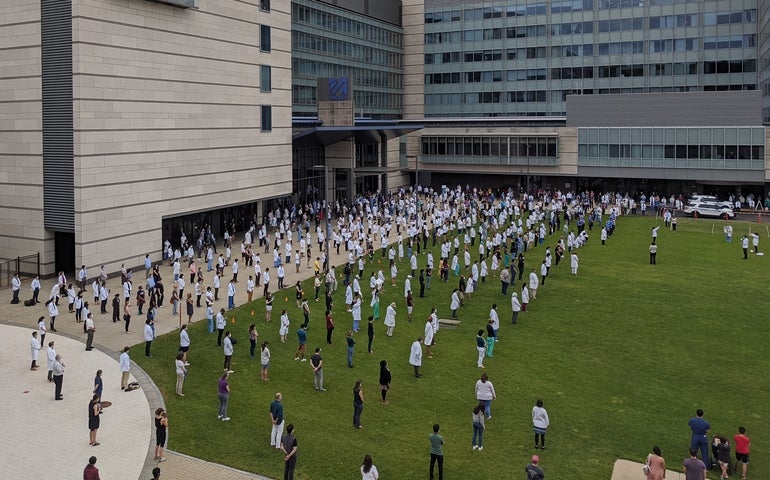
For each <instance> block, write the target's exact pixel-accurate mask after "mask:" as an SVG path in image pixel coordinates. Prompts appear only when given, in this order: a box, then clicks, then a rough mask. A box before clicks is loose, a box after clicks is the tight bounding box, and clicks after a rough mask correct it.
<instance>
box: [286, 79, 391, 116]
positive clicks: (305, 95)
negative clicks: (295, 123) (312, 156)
mask: <svg viewBox="0 0 770 480" xmlns="http://www.w3.org/2000/svg"><path fill="white" fill-rule="evenodd" d="M353 99H354V100H355V103H356V106H357V107H361V108H364V109H366V110H367V111H371V110H372V109H383V108H387V109H400V108H402V107H403V97H402V95H400V94H398V93H389V92H381V91H371V90H363V89H357V90H353ZM317 104H318V88H316V87H315V86H308V85H293V86H292V105H310V106H315V105H317Z"/></svg>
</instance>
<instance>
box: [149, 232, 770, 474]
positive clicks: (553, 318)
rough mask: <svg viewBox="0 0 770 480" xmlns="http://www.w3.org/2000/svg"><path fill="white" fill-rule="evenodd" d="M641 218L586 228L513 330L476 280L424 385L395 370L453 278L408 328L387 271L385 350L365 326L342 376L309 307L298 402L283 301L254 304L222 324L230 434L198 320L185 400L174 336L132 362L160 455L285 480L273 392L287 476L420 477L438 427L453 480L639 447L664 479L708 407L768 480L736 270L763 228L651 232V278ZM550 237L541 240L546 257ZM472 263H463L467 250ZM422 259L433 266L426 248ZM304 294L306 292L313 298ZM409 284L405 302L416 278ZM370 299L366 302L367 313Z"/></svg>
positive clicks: (215, 361) (317, 315) (341, 356)
mask: <svg viewBox="0 0 770 480" xmlns="http://www.w3.org/2000/svg"><path fill="white" fill-rule="evenodd" d="M655 223H656V221H655V220H654V219H652V218H650V217H646V218H645V217H633V218H621V219H620V220H619V222H618V228H617V230H616V233H615V235H613V236H612V237H611V238H610V239H609V240H608V242H607V245H606V246H602V245H601V242H600V241H599V239H598V237H599V235H598V231H596V230H594V232H592V233H593V238H592V239H591V241H590V242H589V244H588V245H587V246H586V247H584V248H583V249H581V250H580V252H579V255H580V270H579V275H578V276H577V277H573V276H571V275H570V274H569V258H568V257H566V265H565V264H562V265H560V266H558V267H553V268H552V269H551V276H550V277H549V279H548V281H547V285H545V287H542V286H541V288H540V290H539V291H538V295H537V299H536V300H534V301H532V303H531V304H530V307H531V308H530V312H528V313H522V314H521V315H520V317H519V320H520V322H519V324H518V325H516V326H512V325H510V300H509V297H503V296H502V294H501V292H500V284H499V280H497V279H496V278H494V277H488V279H487V282H486V284H483V286H481V287H480V289H479V290H478V291H477V292H475V293H474V295H473V298H472V299H471V300H470V301H469V302H468V303H467V305H466V306H465V307H463V308H462V309H461V310H460V313H459V317H460V319H461V320H462V322H461V324H460V326H459V327H458V328H457V329H456V330H446V329H444V330H441V331H440V332H439V333H438V335H437V345H436V346H435V348H434V358H433V359H424V360H423V378H421V379H415V378H414V376H413V373H412V369H411V367H410V365H409V364H408V357H409V347H410V344H411V343H412V342H413V341H414V339H415V338H416V337H417V336H418V335H421V334H422V331H423V328H424V321H425V318H426V317H427V315H428V313H429V312H430V308H431V307H432V306H436V307H437V308H438V311H439V316H440V317H448V316H449V314H450V312H449V296H450V292H451V289H452V288H454V287H456V283H457V277H454V276H450V283H446V284H445V283H442V282H440V281H439V278H438V275H437V274H436V275H435V276H434V279H433V280H434V281H433V284H432V289H431V290H430V291H428V292H427V294H426V298H424V299H420V298H415V303H416V305H415V314H414V319H415V321H414V323H411V324H410V323H408V322H407V321H406V311H405V310H406V308H405V301H404V298H403V277H404V276H405V275H406V273H407V270H408V265H407V262H404V263H403V264H402V265H401V267H400V269H399V270H400V274H401V278H400V279H399V285H398V287H396V288H391V287H390V286H389V282H386V290H385V292H384V294H383V295H382V299H381V311H382V316H383V318H384V312H385V306H386V305H387V304H388V303H390V302H391V301H396V302H398V306H399V308H398V312H399V313H398V318H397V324H396V328H395V335H394V337H392V338H388V337H386V336H385V327H384V326H383V325H382V324H381V323H380V324H378V325H377V337H376V338H375V342H374V351H375V353H374V354H372V355H369V354H367V353H366V334H365V329H364V330H362V332H361V333H358V334H357V335H356V340H357V345H356V354H355V358H354V363H355V368H353V369H349V368H347V365H346V346H345V330H347V329H348V328H350V326H351V325H352V320H351V318H350V316H349V314H347V313H345V306H344V291H338V293H337V297H336V298H335V310H334V314H335V321H336V324H337V329H336V330H335V334H334V344H333V345H329V346H327V345H325V328H324V324H323V318H322V317H323V302H318V303H315V302H312V301H311V308H313V312H312V316H311V322H310V330H309V335H308V336H309V342H308V352H310V351H311V350H312V349H313V348H314V347H315V346H322V347H323V352H322V354H323V356H324V365H325V368H324V371H325V383H326V385H325V386H326V388H327V391H326V392H324V393H317V392H315V391H314V390H313V384H312V371H311V369H310V366H309V364H308V363H301V362H295V361H294V360H293V358H294V349H295V348H296V335H295V334H294V332H295V331H296V329H297V328H298V326H299V324H300V323H301V320H302V316H301V314H300V311H299V309H298V308H297V307H296V304H295V302H294V298H293V289H287V290H285V291H283V292H279V293H278V294H277V295H276V302H275V309H274V314H273V322H272V323H270V324H267V325H266V324H265V322H264V302H263V301H261V300H258V301H255V302H253V303H252V304H249V305H245V306H242V307H240V308H238V309H236V310H234V311H233V312H231V313H230V314H229V316H228V318H231V317H234V318H235V319H236V323H235V324H232V323H229V322H228V327H229V328H230V329H231V330H233V332H234V333H233V335H234V336H235V337H236V338H237V339H238V340H239V342H238V344H237V345H236V347H235V350H236V351H235V355H234V359H233V370H235V373H234V374H233V375H231V378H230V385H231V390H232V393H231V396H230V408H229V414H230V417H232V420H231V421H230V422H227V423H224V422H221V421H219V420H217V417H216V411H217V405H218V400H217V395H216V380H217V378H218V376H219V374H220V373H221V368H222V359H223V356H222V350H221V348H219V347H217V346H216V335H209V334H208V333H207V332H206V326H205V325H204V323H205V321H204V322H198V323H197V324H195V325H193V326H192V327H191V328H190V337H191V339H192V347H191V350H190V357H189V360H190V362H191V363H192V365H191V366H190V374H189V375H188V378H187V382H186V384H185V393H186V397H185V398H178V397H176V396H175V395H174V383H175V374H174V355H175V353H176V351H177V348H178V335H177V334H176V333H172V334H169V335H166V336H164V337H161V338H159V339H157V340H156V341H155V343H154V345H153V353H154V355H155V356H154V358H151V359H147V358H144V357H143V356H141V355H137V356H136V357H137V358H136V360H137V362H138V363H139V364H140V365H141V366H142V367H143V368H144V369H145V370H147V372H148V373H149V374H150V375H151V376H152V378H153V379H154V380H155V382H156V383H157V384H158V386H159V388H160V389H161V391H162V392H163V394H164V396H165V398H166V402H167V406H168V411H169V422H170V425H171V426H170V441H169V448H171V449H173V450H176V451H179V452H183V453H186V454H190V455H193V456H196V457H202V458H205V459H207V460H211V461H214V462H220V463H224V464H227V465H231V466H233V467H236V468H240V469H244V470H248V471H252V472H257V473H260V474H263V475H266V476H269V477H273V478H282V470H283V457H282V456H281V455H280V454H279V453H277V452H276V450H275V449H271V448H270V447H269V445H268V443H269V433H270V421H269V416H268V415H269V413H268V407H269V404H270V402H271V400H272V398H273V395H274V394H275V393H276V392H277V391H280V392H282V393H283V396H284V402H283V403H284V409H285V414H286V421H287V422H288V423H293V424H294V425H295V427H296V435H297V438H298V442H299V453H298V455H299V457H298V466H297V475H296V478H298V479H301V480H305V479H306V480H310V479H343V478H345V479H356V478H359V474H358V466H359V465H360V463H361V460H362V458H363V456H364V455H365V454H367V453H368V454H371V455H372V457H373V459H374V463H375V465H377V467H378V469H379V471H380V474H381V478H382V479H417V478H427V469H428V459H429V455H428V454H429V443H428V434H429V433H430V429H431V425H432V424H434V423H440V424H441V433H442V434H443V435H444V439H445V442H446V444H445V452H444V453H445V464H444V468H445V472H446V475H447V476H448V477H447V478H450V479H460V478H467V479H474V480H486V479H490V480H491V479H498V478H523V476H524V474H523V468H524V466H525V465H526V463H527V461H528V459H529V456H530V455H532V454H533V453H535V452H537V453H539V454H540V456H541V464H542V466H543V468H544V469H545V471H546V474H547V476H548V478H551V479H570V480H580V479H592V480H594V479H601V478H606V479H609V477H610V473H611V471H612V465H613V463H614V461H615V459H617V458H628V459H632V460H638V461H643V459H644V458H645V456H646V455H647V453H648V452H649V451H651V449H652V446H653V445H659V446H660V447H661V449H662V451H663V456H664V457H665V458H666V460H667V462H668V465H669V467H670V468H675V469H680V468H681V467H680V465H681V461H682V460H683V459H684V458H685V457H686V456H687V449H688V447H689V438H690V431H689V429H688V427H687V421H688V419H689V418H690V417H692V416H694V412H695V410H696V409H697V408H703V409H704V410H705V412H706V415H705V417H706V419H707V420H709V421H710V422H711V424H712V431H711V433H712V434H724V435H725V436H728V437H729V438H732V435H733V433H735V431H737V427H738V425H744V426H745V427H746V428H747V430H748V434H749V436H751V437H752V438H753V445H752V447H753V448H752V463H751V465H750V468H749V476H751V477H752V478H770V466H768V464H767V462H764V461H763V458H764V457H765V455H766V451H767V442H766V441H765V440H764V439H763V435H762V431H763V427H764V426H765V424H766V423H767V421H768V418H770V405H769V404H768V403H767V402H766V391H767V389H768V372H769V371H770V358H768V355H767V354H766V350H767V349H766V343H767V341H768V327H767V309H768V308H767V307H768V294H767V278H766V276H765V275H764V274H765V273H766V272H767V271H768V268H767V267H768V261H769V260H770V255H767V256H763V257H759V256H755V255H750V258H749V260H742V252H741V248H740V241H739V240H740V236H741V235H742V234H744V233H746V232H747V231H748V229H749V228H752V229H758V230H759V231H760V232H762V241H761V247H770V239H768V238H767V235H766V233H765V226H764V225H757V224H742V223H735V222H734V223H733V225H734V227H735V236H734V237H733V242H732V243H731V244H727V243H726V242H725V240H724V237H723V235H722V233H721V232H722V223H720V222H719V221H716V222H712V221H709V220H695V221H693V220H688V219H682V220H680V221H679V228H678V230H679V231H678V232H676V233H673V232H671V231H669V230H664V229H663V228H661V231H660V234H659V239H658V244H659V249H658V264H657V265H656V266H651V265H649V264H648V249H647V248H648V245H649V241H650V235H649V231H650V227H651V226H652V225H654V224H655ZM712 228H713V230H714V233H711V232H712ZM555 240H556V239H555V238H554V239H553V240H552V239H550V238H549V241H548V242H547V244H553V243H555ZM472 252H473V253H474V256H476V252H477V250H476V249H474V250H472ZM543 252H544V248H543V247H538V248H536V249H535V250H533V251H530V252H528V254H527V267H526V270H527V272H529V271H530V269H531V268H532V267H537V266H539V264H540V262H541V261H542V257H543ZM434 255H435V256H436V258H437V259H438V247H436V248H435V249H434ZM378 258H379V256H378V255H376V256H375V262H374V264H373V266H374V267H382V268H383V270H384V271H385V272H386V277H389V275H388V273H387V272H388V270H387V268H386V267H387V265H386V261H385V260H383V263H382V264H381V265H379V264H378V263H377V259H378ZM420 263H421V265H422V264H424V257H423V258H421V260H420ZM373 266H372V265H367V270H366V271H365V273H364V280H363V281H362V282H361V284H362V288H363V289H364V290H365V291H367V290H368V288H367V287H368V277H369V275H370V272H371V268H373ZM306 283H307V284H306V291H308V292H310V291H312V285H310V282H306ZM340 283H341V282H340ZM519 285H520V284H519ZM413 289H414V290H419V284H418V282H417V279H416V278H415V279H413ZM284 292H285V293H284ZM509 294H510V292H509ZM415 297H417V295H415ZM284 298H287V301H284ZM369 299H370V296H369V295H368V294H367V295H365V301H364V309H363V312H364V315H363V316H364V318H366V316H367V315H368V314H369V311H370V308H369V307H368V304H369ZM492 303H497V304H498V312H499V313H500V317H501V329H500V342H499V343H498V344H497V346H496V347H495V356H494V358H493V359H487V360H486V362H485V364H486V367H487V370H486V371H487V372H488V373H489V376H490V379H491V381H492V382H493V383H494V385H495V388H496V390H497V400H496V401H495V402H493V404H492V415H493V418H492V419H491V420H489V421H488V422H487V429H486V432H485V437H484V451H483V452H476V451H471V433H472V429H471V410H472V408H473V407H474V405H475V403H476V401H475V397H474V390H473V389H474V384H475V382H476V380H477V379H478V378H479V376H480V374H481V371H480V370H479V369H477V368H476V361H475V360H476V350H475V342H474V339H475V332H476V330H478V329H479V328H483V327H484V325H485V324H486V320H487V318H488V313H489V308H490V305H491V304H492ZM283 308H286V309H288V310H289V313H290V317H291V320H292V327H291V329H290V330H291V333H290V336H289V339H290V341H289V342H287V343H286V344H281V343H280V341H279V335H278V323H279V322H278V317H279V314H280V311H281V310H282V309H283ZM252 311H253V312H254V316H252ZM252 321H254V322H255V323H257V326H258V331H259V334H260V337H259V338H260V341H262V340H265V339H266V340H268V341H269V342H270V347H271V351H272V363H271V368H270V382H268V383H262V382H261V381H260V379H259V359H258V357H257V359H255V360H250V358H249V354H248V346H249V345H248V343H249V342H248V335H247V329H248V325H249V324H250V323H251V322H252ZM381 359H387V360H388V361H389V364H390V368H391V371H392V374H393V384H392V385H393V388H392V390H391V391H390V394H389V397H388V399H389V400H390V401H391V404H390V405H388V406H383V405H381V404H380V401H379V390H378V386H377V380H378V373H379V361H380V360H381ZM356 378H361V379H362V380H363V389H364V393H365V395H366V404H365V408H364V412H363V416H362V423H363V425H364V428H363V429H362V430H356V429H354V428H353V427H352V410H353V408H352V389H353V384H354V382H355V380H356ZM537 398H542V399H543V400H544V402H545V407H546V409H547V410H548V412H549V415H550V417H551V427H550V428H549V431H548V435H547V446H548V448H547V449H546V450H544V451H540V450H534V448H533V446H532V444H533V435H532V428H531V421H530V411H531V408H532V406H533V405H534V403H535V400H536V399H537ZM507 472H513V473H511V474H508V473H507ZM640 478H641V473H640ZM710 478H716V475H715V474H710Z"/></svg>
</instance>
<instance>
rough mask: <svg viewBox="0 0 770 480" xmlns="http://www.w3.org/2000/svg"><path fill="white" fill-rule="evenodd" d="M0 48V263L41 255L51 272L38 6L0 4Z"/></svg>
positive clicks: (25, 1)
mask: <svg viewBox="0 0 770 480" xmlns="http://www.w3.org/2000/svg"><path fill="white" fill-rule="evenodd" d="M0 45H2V47H3V48H2V49H0V258H15V257H17V256H21V255H29V254H33V253H37V252H40V253H41V262H42V263H43V264H44V269H46V268H48V269H50V270H53V235H52V234H51V233H49V232H46V231H45V229H44V228H43V150H42V140H43V139H42V85H41V67H40V63H41V53H40V2H39V1H37V2H34V1H29V0H3V1H2V2H0ZM25 294H26V293H25Z"/></svg>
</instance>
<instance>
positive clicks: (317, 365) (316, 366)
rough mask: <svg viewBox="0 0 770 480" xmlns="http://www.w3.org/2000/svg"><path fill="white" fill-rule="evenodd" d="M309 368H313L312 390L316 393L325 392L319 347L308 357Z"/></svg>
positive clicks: (322, 364) (322, 362) (322, 363)
mask: <svg viewBox="0 0 770 480" xmlns="http://www.w3.org/2000/svg"><path fill="white" fill-rule="evenodd" d="M310 366H311V367H312V368H313V388H315V390H316V391H321V392H325V391H326V389H325V388H324V370H323V366H324V361H323V358H322V357H321V347H316V349H315V353H313V355H311V356H310Z"/></svg>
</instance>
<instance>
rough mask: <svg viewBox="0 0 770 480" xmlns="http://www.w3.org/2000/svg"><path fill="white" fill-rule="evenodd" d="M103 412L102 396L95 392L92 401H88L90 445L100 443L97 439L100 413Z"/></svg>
mask: <svg viewBox="0 0 770 480" xmlns="http://www.w3.org/2000/svg"><path fill="white" fill-rule="evenodd" d="M101 413H102V405H101V397H99V395H98V394H94V396H93V398H91V401H90V402H88V430H89V433H88V439H89V440H90V441H89V442H88V444H89V445H91V446H92V447H95V446H97V445H99V442H97V441H96V432H97V430H99V415H101Z"/></svg>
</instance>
